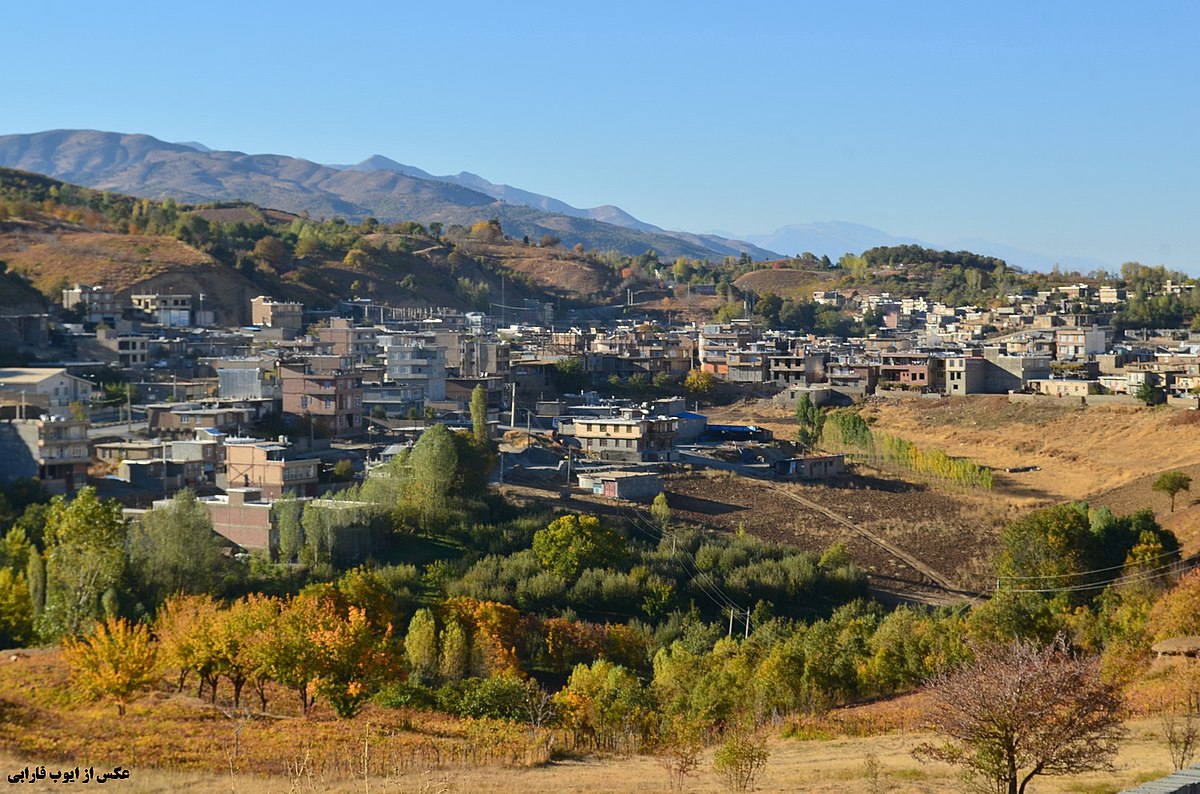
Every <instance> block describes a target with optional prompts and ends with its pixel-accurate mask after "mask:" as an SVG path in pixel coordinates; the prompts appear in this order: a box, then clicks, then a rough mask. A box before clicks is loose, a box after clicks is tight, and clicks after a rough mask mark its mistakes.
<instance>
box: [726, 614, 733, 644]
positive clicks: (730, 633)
mask: <svg viewBox="0 0 1200 794" xmlns="http://www.w3.org/2000/svg"><path fill="white" fill-rule="evenodd" d="M726 636H728V637H732V636H733V607H730V608H729V634H727V635H726Z"/></svg>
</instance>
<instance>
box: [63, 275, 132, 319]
mask: <svg viewBox="0 0 1200 794" xmlns="http://www.w3.org/2000/svg"><path fill="white" fill-rule="evenodd" d="M62 305H63V308H64V309H67V310H68V311H70V310H72V309H76V310H78V311H79V314H80V316H81V318H82V319H83V321H84V322H85V323H108V324H110V325H112V324H114V323H116V321H117V318H118V317H120V316H121V309H120V306H119V305H118V304H117V299H116V296H115V295H114V294H113V291H112V290H111V289H108V288H106V287H102V286H90V285H88V284H76V285H75V286H74V287H71V288H70V289H64V290H63V291H62Z"/></svg>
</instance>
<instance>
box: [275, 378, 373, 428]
mask: <svg viewBox="0 0 1200 794" xmlns="http://www.w3.org/2000/svg"><path fill="white" fill-rule="evenodd" d="M279 379H280V383H281V384H282V392H283V413H284V415H285V416H286V417H288V418H289V419H291V420H292V421H300V420H303V419H309V420H311V421H312V422H313V423H314V424H317V425H322V426H324V427H325V429H326V430H327V431H328V432H329V433H330V434H332V435H333V436H335V437H338V438H341V437H345V436H356V435H358V434H360V433H361V432H362V414H363V380H362V374H361V373H359V372H353V371H350V372H319V373H310V372H306V371H305V369H304V368H303V367H296V366H290V365H282V366H280V368H279Z"/></svg>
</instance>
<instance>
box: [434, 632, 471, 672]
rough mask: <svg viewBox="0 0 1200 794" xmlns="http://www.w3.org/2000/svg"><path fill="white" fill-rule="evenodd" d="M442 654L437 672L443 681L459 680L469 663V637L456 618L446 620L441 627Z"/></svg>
mask: <svg viewBox="0 0 1200 794" xmlns="http://www.w3.org/2000/svg"><path fill="white" fill-rule="evenodd" d="M441 639H442V656H441V660H440V664H439V666H438V673H439V675H440V676H441V678H442V680H443V681H460V680H462V679H463V678H465V677H466V675H467V671H468V669H469V667H470V664H471V638H470V637H468V636H467V632H466V630H464V629H463V627H462V624H461V623H459V622H458V621H457V620H454V619H450V620H447V621H446V626H445V628H443V629H442V637H441Z"/></svg>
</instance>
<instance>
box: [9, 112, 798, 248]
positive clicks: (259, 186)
mask: <svg viewBox="0 0 1200 794" xmlns="http://www.w3.org/2000/svg"><path fill="white" fill-rule="evenodd" d="M383 161H386V162H387V163H391V164H392V167H387V165H386V163H384V162H383ZM0 166H3V167H8V168H17V169H21V170H25V171H33V172H36V173H42V174H47V175H49V176H53V177H55V178H58V179H63V180H66V181H69V182H74V183H77V184H81V185H86V186H88V187H92V188H96V189H100V190H111V191H117V192H121V193H127V194H129V195H135V196H143V197H148V198H155V199H165V198H168V197H170V198H174V199H175V200H176V201H181V202H188V203H204V202H211V201H233V200H236V201H248V202H252V203H254V204H258V205H260V206H265V207H276V208H279V209H283V210H287V211H289V212H296V213H301V212H306V213H308V214H310V215H311V216H313V217H331V216H335V215H336V216H341V217H345V218H348V219H352V220H361V219H363V218H366V217H374V218H378V219H379V220H381V221H384V222H389V223H390V222H394V221H401V220H412V221H418V222H420V223H431V222H439V223H442V224H445V225H450V224H462V225H470V224H471V223H474V222H477V221H481V220H488V219H491V218H496V219H498V220H499V221H500V222H501V224H502V225H503V226H504V228H505V231H506V232H508V233H509V234H511V235H513V236H515V237H523V236H528V237H530V238H534V239H536V238H540V237H541V236H543V235H546V234H553V235H556V236H558V237H561V238H562V240H563V241H564V242H565V243H566V244H567V245H568V246H572V245H575V244H576V243H582V244H583V245H584V246H585V247H587V248H589V249H593V250H598V251H607V250H615V251H619V252H622V253H624V254H627V255H631V256H636V255H638V254H641V253H642V252H644V251H646V250H648V249H653V250H655V251H657V252H658V253H659V254H660V255H661V256H663V257H664V258H669V259H674V258H676V257H679V256H685V257H689V258H696V259H720V258H723V257H725V256H738V255H739V254H741V253H742V252H746V253H748V254H750V255H751V256H753V257H755V258H769V257H772V256H774V254H772V253H771V252H769V251H766V250H764V249H761V248H758V247H756V246H753V245H751V244H749V243H741V242H737V241H731V240H725V239H723V238H720V237H715V236H703V237H702V236H699V235H688V234H682V235H679V236H675V235H673V234H672V233H669V232H663V231H662V230H658V229H657V228H656V227H651V226H649V225H648V224H642V223H640V222H638V221H636V219H634V218H632V217H631V216H628V215H627V214H626V213H624V212H621V211H620V210H618V209H617V208H615V207H599V208H596V210H595V217H573V216H572V215H569V214H561V213H558V212H553V211H547V209H545V208H541V207H537V206H526V205H525V204H523V203H521V202H525V201H529V202H533V203H534V204H539V205H542V206H543V207H547V208H553V209H563V208H565V209H569V210H573V209H574V208H571V207H569V205H565V204H562V202H556V201H555V200H551V199H548V197H544V196H537V195H536V194H532V193H529V192H527V191H520V190H517V189H515V188H509V186H506V185H499V186H498V185H492V183H490V182H487V181H486V180H483V179H481V178H479V177H474V175H459V176H460V177H462V178H461V179H459V180H458V181H459V182H461V183H462V184H455V183H452V182H448V181H439V180H440V178H435V177H429V175H425V176H426V177H429V178H423V177H421V176H415V175H413V174H414V173H418V174H424V172H422V171H420V170H419V169H410V168H407V167H405V166H400V165H399V164H398V163H394V162H392V161H388V160H387V158H378V157H376V158H371V159H370V160H368V161H366V162H365V164H360V166H359V167H353V168H339V167H334V166H326V165H320V164H318V163H313V162H310V161H308V160H302V159H298V158H294V157H286V156H282V155H267V154H263V155H250V154H244V153H242V152H216V151H199V150H198V149H195V148H193V147H191V146H186V145H181V144H173V143H166V142H164V141H160V140H157V139H156V138H152V137H150V136H148V135H123V134H120V133H112V132H98V131H94V130H55V131H51V132H41V133H35V134H31V135H6V136H0ZM466 177H472V179H467V178H466ZM471 185H473V186H475V187H480V188H484V190H479V189H475V188H474V187H471ZM502 188H503V189H505V190H501V189H502ZM485 190H490V191H491V193H492V194H495V195H489V193H488V192H485ZM497 196H501V197H502V198H497ZM543 199H544V201H542V200H543ZM560 205H561V206H560ZM577 212H578V213H579V215H580V216H586V215H588V213H587V212H585V211H577ZM597 218H603V219H604V220H612V221H616V222H617V223H620V224H623V225H615V224H614V223H606V222H604V220H598V219H597Z"/></svg>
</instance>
